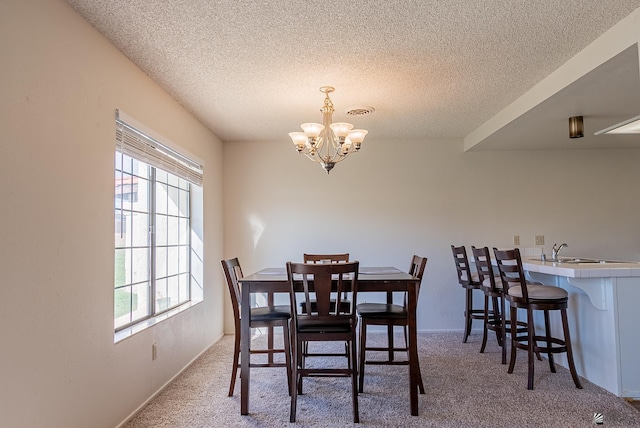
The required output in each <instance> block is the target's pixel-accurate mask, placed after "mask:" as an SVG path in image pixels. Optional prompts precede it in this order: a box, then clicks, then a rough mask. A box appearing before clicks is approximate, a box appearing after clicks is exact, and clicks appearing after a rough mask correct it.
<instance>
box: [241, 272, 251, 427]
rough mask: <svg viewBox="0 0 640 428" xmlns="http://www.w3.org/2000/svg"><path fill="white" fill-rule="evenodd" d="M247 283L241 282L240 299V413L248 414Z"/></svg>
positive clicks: (248, 339)
mask: <svg viewBox="0 0 640 428" xmlns="http://www.w3.org/2000/svg"><path fill="white" fill-rule="evenodd" d="M249 291H250V285H249V283H244V284H242V299H241V301H240V339H241V340H240V414H241V415H247V414H249V372H250V370H249V364H250V361H251V360H250V357H251V356H250V355H249V343H250V340H251V327H250V324H249V320H250V317H251V300H250V297H251V294H250V292H249Z"/></svg>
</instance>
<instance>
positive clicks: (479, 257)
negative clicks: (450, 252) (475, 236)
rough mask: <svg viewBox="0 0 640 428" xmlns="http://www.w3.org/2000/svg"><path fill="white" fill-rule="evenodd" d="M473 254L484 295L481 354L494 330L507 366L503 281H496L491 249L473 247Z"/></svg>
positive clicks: (503, 362) (503, 361)
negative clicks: (490, 332)
mask: <svg viewBox="0 0 640 428" xmlns="http://www.w3.org/2000/svg"><path fill="white" fill-rule="evenodd" d="M471 252H472V254H473V258H474V259H475V265H476V270H477V272H478V282H479V283H480V290H482V292H483V293H484V323H483V331H482V345H481V346H480V353H483V352H484V350H485V348H486V346H487V336H488V333H489V330H492V331H494V332H495V333H496V339H497V340H498V345H500V346H501V347H502V364H507V347H506V346H505V345H504V342H505V340H506V339H505V338H506V330H505V323H504V322H503V317H504V311H505V300H504V294H503V293H502V281H500V278H499V277H498V280H497V281H496V278H495V276H494V274H493V268H492V266H491V253H490V252H489V248H487V247H482V248H476V247H474V246H472V247H471ZM489 308H491V309H489Z"/></svg>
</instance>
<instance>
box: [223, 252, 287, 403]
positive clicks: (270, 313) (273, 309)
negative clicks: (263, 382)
mask: <svg viewBox="0 0 640 428" xmlns="http://www.w3.org/2000/svg"><path fill="white" fill-rule="evenodd" d="M221 263H222V269H223V270H224V275H225V278H226V280H227V285H228V287H229V294H230V295H231V306H232V307H233V318H234V325H235V342H234V349H233V366H232V369H231V383H230V385H229V396H232V395H233V390H234V388H235V384H236V377H237V372H238V367H239V359H240V338H241V329H240V321H241V320H240V299H241V296H242V293H241V292H240V284H239V282H238V278H242V276H243V275H242V268H241V267H240V262H239V261H238V258H237V257H236V258H233V259H229V260H222V261H221ZM290 320H291V309H290V307H289V305H278V306H260V307H254V308H251V319H250V321H249V326H250V328H265V327H266V328H268V331H270V332H271V331H273V327H282V340H283V348H274V347H271V346H269V345H270V344H271V343H272V341H271V340H269V341H268V344H267V348H263V349H250V350H249V353H250V354H266V355H268V356H269V357H271V356H273V355H274V354H284V360H285V362H284V363H279V362H274V361H273V360H272V358H269V360H268V361H267V362H266V363H258V362H254V363H250V364H249V367H285V368H286V370H287V382H288V385H289V393H291V385H292V383H291V379H292V363H291V347H290V344H291V338H290V334H289V321H290ZM240 375H242V373H241V374H240Z"/></svg>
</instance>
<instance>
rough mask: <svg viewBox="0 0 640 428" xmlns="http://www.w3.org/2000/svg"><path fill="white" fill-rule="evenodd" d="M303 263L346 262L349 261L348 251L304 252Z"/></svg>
mask: <svg viewBox="0 0 640 428" xmlns="http://www.w3.org/2000/svg"><path fill="white" fill-rule="evenodd" d="M303 260H304V262H305V263H346V262H348V261H349V253H340V254H307V253H305V254H304V258H303Z"/></svg>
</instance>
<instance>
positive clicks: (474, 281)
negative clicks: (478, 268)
mask: <svg viewBox="0 0 640 428" xmlns="http://www.w3.org/2000/svg"><path fill="white" fill-rule="evenodd" d="M460 279H461V280H462V281H469V285H468V287H472V288H476V287H478V286H479V285H480V277H478V274H477V273H476V272H471V279H469V278H468V276H467V274H466V273H465V272H462V273H461V274H460Z"/></svg>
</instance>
